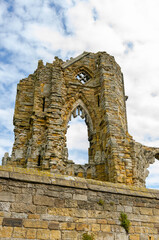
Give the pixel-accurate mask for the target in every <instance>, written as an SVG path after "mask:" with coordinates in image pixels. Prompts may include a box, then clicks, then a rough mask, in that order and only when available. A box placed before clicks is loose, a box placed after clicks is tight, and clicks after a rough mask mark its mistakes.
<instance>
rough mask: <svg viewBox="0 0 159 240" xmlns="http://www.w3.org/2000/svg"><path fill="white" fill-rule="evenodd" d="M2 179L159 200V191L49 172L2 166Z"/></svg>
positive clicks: (0, 176)
mask: <svg viewBox="0 0 159 240" xmlns="http://www.w3.org/2000/svg"><path fill="white" fill-rule="evenodd" d="M0 178H1V179H11V180H16V181H23V182H34V183H37V184H50V185H58V186H63V187H71V188H78V189H85V190H92V191H98V192H109V193H113V194H121V195H129V196H135V197H143V198H153V199H154V198H156V199H159V190H156V189H148V188H143V187H142V188H140V187H136V186H128V185H124V184H120V183H111V182H102V181H97V180H92V179H84V178H79V177H72V176H66V175H60V174H54V173H51V172H49V171H40V170H36V169H31V168H30V169H28V168H19V167H11V166H0Z"/></svg>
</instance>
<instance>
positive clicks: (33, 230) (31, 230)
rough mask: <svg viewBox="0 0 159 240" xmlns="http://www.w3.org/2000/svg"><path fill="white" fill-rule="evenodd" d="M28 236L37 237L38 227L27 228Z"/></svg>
mask: <svg viewBox="0 0 159 240" xmlns="http://www.w3.org/2000/svg"><path fill="white" fill-rule="evenodd" d="M26 231H27V232H26V238H27V239H36V231H37V230H36V229H27V230H26Z"/></svg>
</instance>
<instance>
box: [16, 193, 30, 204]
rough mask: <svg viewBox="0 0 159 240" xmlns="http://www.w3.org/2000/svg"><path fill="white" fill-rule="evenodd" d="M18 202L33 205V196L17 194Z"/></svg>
mask: <svg viewBox="0 0 159 240" xmlns="http://www.w3.org/2000/svg"><path fill="white" fill-rule="evenodd" d="M16 202H20V203H27V204H28V203H32V195H31V194H16Z"/></svg>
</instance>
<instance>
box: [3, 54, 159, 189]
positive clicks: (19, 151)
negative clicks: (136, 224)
mask: <svg viewBox="0 0 159 240" xmlns="http://www.w3.org/2000/svg"><path fill="white" fill-rule="evenodd" d="M126 99H127V97H126V96H125V92H124V81H123V74H122V72H121V69H120V67H119V65H118V64H117V63H116V62H115V60H114V57H112V56H110V55H109V54H107V53H106V52H98V53H96V54H94V53H89V52H84V53H83V54H81V55H79V56H78V57H76V58H73V59H70V60H69V61H66V62H64V61H62V60H61V59H59V58H57V57H55V60H54V61H53V63H52V64H51V63H47V64H46V65H45V66H44V65H43V62H42V61H41V60H40V61H39V63H38V68H37V69H36V71H35V72H34V73H33V74H31V75H29V77H28V78H26V79H23V80H21V81H20V83H19V84H18V87H17V97H16V105H15V112H14V126H15V128H14V133H15V142H14V146H13V151H12V155H11V157H9V156H8V155H7V154H6V155H5V156H4V158H3V165H6V164H7V165H11V166H19V167H24V168H35V169H41V170H43V171H51V172H54V173H61V174H67V175H70V176H79V177H84V178H91V179H96V180H101V181H110V182H116V183H124V184H127V185H136V186H145V179H146V177H147V175H148V170H147V168H148V166H149V164H151V163H153V162H154V161H155V157H156V158H159V154H158V153H159V149H157V148H150V147H145V146H142V145H141V144H139V143H136V142H135V141H134V140H133V138H132V137H131V136H130V135H129V134H128V131H127V117H126V103H125V100H126ZM77 115H79V116H81V117H82V118H85V122H86V124H87V127H88V138H89V139H88V140H89V142H90V148H89V149H88V152H89V162H88V164H86V165H84V166H83V165H79V164H74V163H73V161H70V159H68V151H67V144H66V142H67V141H66V132H67V128H68V122H69V120H70V119H71V117H76V116H77Z"/></svg>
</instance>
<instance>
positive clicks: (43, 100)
mask: <svg viewBox="0 0 159 240" xmlns="http://www.w3.org/2000/svg"><path fill="white" fill-rule="evenodd" d="M44 110H45V97H43V112H44Z"/></svg>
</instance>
